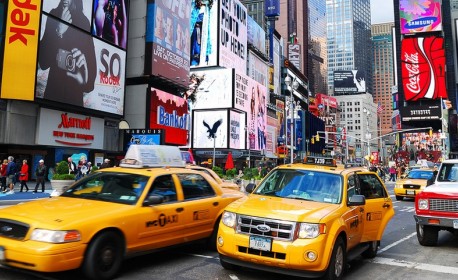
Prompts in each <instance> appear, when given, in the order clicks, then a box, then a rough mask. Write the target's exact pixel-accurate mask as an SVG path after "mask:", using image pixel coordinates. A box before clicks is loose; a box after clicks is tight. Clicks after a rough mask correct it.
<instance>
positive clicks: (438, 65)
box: [401, 37, 448, 101]
mask: <svg viewBox="0 0 458 280" xmlns="http://www.w3.org/2000/svg"><path fill="white" fill-rule="evenodd" d="M401 68H402V85H403V88H404V97H405V100H406V101H416V100H419V99H439V98H448V96H447V90H446V85H445V51H444V39H443V38H438V37H427V38H420V37H418V38H406V39H404V40H402V47H401Z"/></svg>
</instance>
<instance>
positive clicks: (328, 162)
mask: <svg viewBox="0 0 458 280" xmlns="http://www.w3.org/2000/svg"><path fill="white" fill-rule="evenodd" d="M303 163H304V164H313V165H322V166H330V167H337V161H336V160H335V159H333V158H325V157H310V156H308V157H305V158H304V161H303Z"/></svg>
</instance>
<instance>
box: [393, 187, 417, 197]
mask: <svg viewBox="0 0 458 280" xmlns="http://www.w3.org/2000/svg"><path fill="white" fill-rule="evenodd" d="M421 191H422V189H415V190H412V189H404V188H394V195H395V196H402V197H412V198H414V197H415V196H416V195H417V194H419V193H420V192H421Z"/></svg>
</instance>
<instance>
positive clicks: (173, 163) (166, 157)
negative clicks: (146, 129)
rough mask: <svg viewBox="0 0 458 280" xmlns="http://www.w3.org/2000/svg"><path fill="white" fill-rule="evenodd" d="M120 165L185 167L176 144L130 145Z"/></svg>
mask: <svg viewBox="0 0 458 280" xmlns="http://www.w3.org/2000/svg"><path fill="white" fill-rule="evenodd" d="M119 166H121V167H128V168H145V167H166V166H167V167H185V166H186V164H185V162H184V161H183V159H182V157H181V151H180V149H179V148H178V147H176V146H167V145H130V147H129V149H128V150H127V153H126V156H125V158H124V159H122V160H121V163H120V164H119Z"/></svg>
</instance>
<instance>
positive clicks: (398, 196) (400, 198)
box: [396, 195, 404, 200]
mask: <svg viewBox="0 0 458 280" xmlns="http://www.w3.org/2000/svg"><path fill="white" fill-rule="evenodd" d="M403 199H404V198H403V197H402V196H400V195H397V196H396V200H403Z"/></svg>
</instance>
